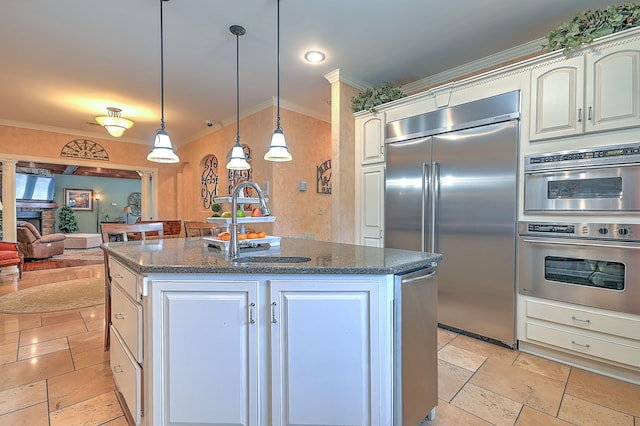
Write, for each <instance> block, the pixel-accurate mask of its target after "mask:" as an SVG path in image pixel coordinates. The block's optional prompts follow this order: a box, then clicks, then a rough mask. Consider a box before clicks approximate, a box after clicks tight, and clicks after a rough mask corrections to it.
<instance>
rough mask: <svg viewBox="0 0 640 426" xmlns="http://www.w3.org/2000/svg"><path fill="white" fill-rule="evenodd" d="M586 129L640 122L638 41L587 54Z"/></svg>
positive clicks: (613, 127)
mask: <svg viewBox="0 0 640 426" xmlns="http://www.w3.org/2000/svg"><path fill="white" fill-rule="evenodd" d="M586 99H587V103H588V104H587V105H586V108H587V110H586V111H587V116H586V119H587V120H586V130H587V131H601V130H608V129H616V128H622V127H631V126H639V125H640V42H635V43H633V44H630V45H629V46H627V47H626V48H625V49H624V50H621V51H617V52H614V53H611V54H608V55H604V56H603V55H601V54H599V52H598V51H596V52H595V53H593V54H589V55H587V89H586Z"/></svg>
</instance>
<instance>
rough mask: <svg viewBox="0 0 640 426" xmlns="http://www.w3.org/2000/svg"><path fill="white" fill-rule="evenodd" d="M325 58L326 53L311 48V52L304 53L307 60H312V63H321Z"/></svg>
mask: <svg viewBox="0 0 640 426" xmlns="http://www.w3.org/2000/svg"><path fill="white" fill-rule="evenodd" d="M324 58H325V56H324V53H322V52H320V51H319V50H310V51H309V52H307V53H305V54H304V59H306V61H307V62H311V63H312V64H317V63H320V62H322V61H324Z"/></svg>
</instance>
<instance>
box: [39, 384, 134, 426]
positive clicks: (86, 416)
mask: <svg viewBox="0 0 640 426" xmlns="http://www.w3.org/2000/svg"><path fill="white" fill-rule="evenodd" d="M122 415H123V413H122V409H121V408H120V404H119V403H118V400H117V398H116V395H115V392H107V393H104V394H102V395H98V396H96V397H94V398H91V399H89V400H84V401H81V402H78V403H77V404H74V405H71V406H69V407H66V408H63V409H61V410H57V411H54V412H52V413H51V414H50V415H49V418H50V420H51V426H69V425H102V424H104V423H106V422H109V421H111V420H114V419H117V418H119V417H122Z"/></svg>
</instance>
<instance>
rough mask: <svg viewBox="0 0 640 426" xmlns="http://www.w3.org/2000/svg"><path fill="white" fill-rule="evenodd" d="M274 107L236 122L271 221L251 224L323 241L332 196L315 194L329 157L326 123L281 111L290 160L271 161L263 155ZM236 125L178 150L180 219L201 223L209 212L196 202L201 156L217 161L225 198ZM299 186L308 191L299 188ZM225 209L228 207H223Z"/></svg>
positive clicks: (327, 230)
mask: <svg viewBox="0 0 640 426" xmlns="http://www.w3.org/2000/svg"><path fill="white" fill-rule="evenodd" d="M275 114H276V111H275V108H266V109H264V110H262V111H259V112H257V113H255V114H252V115H250V116H248V117H245V118H242V119H241V120H240V142H241V143H242V144H247V145H248V146H249V147H250V148H251V153H252V159H251V168H252V173H253V175H252V176H253V177H252V180H253V181H254V182H256V183H258V184H259V185H260V186H262V187H263V189H265V188H264V185H263V184H264V183H265V182H268V185H269V195H268V198H269V206H270V208H271V210H272V214H273V215H274V216H275V217H276V221H275V222H274V223H273V224H272V225H256V226H254V227H255V228H256V229H258V230H264V231H266V232H269V233H270V234H273V235H279V236H288V235H308V234H312V235H314V236H315V237H316V238H317V239H320V240H325V241H328V240H329V239H330V238H331V220H330V212H331V196H330V195H326V194H318V193H317V192H316V168H317V166H319V165H320V164H322V163H323V162H324V161H326V160H328V159H330V158H331V127H330V125H329V123H327V122H324V121H321V120H317V119H314V118H310V117H307V116H305V115H302V114H299V113H296V112H292V111H289V110H284V109H281V114H280V115H281V123H282V128H283V131H284V134H285V138H286V141H287V146H288V148H289V152H290V153H291V155H292V156H293V161H291V162H286V163H272V162H268V161H265V160H264V159H263V156H264V154H265V152H266V151H267V148H268V146H269V143H270V141H271V135H272V134H273V130H274V128H275V124H274V123H275ZM235 138H236V124H235V123H232V124H230V125H228V126H226V127H224V128H222V129H220V130H217V131H215V132H212V133H211V134H208V135H206V136H203V137H201V138H200V139H197V140H195V141H193V142H191V143H189V144H187V145H185V146H184V147H182V148H180V149H179V150H178V154H179V156H180V160H181V166H180V173H181V177H182V181H183V182H184V184H183V188H182V191H183V193H182V194H181V197H183V198H184V207H185V208H184V214H183V216H184V218H185V219H187V220H204V219H205V218H207V217H208V216H210V215H211V212H210V211H208V210H205V209H204V206H203V204H202V202H201V201H200V190H201V183H200V179H201V173H202V167H201V163H202V160H203V158H204V157H205V156H207V155H211V154H213V155H215V156H216V157H217V158H218V179H219V182H218V185H219V186H218V195H219V196H227V195H228V184H229V180H228V178H227V170H226V168H225V166H226V158H227V153H228V152H229V151H230V150H231V147H232V146H233V144H234V143H235ZM300 182H306V183H307V190H306V191H305V192H301V191H299V190H298V187H299V186H298V185H299V183H300ZM223 208H225V209H230V206H224V207H223Z"/></svg>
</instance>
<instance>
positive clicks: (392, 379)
mask: <svg viewBox="0 0 640 426" xmlns="http://www.w3.org/2000/svg"><path fill="white" fill-rule="evenodd" d="M102 247H103V249H104V250H105V254H106V255H107V259H108V263H107V266H108V268H107V270H108V271H109V275H110V277H111V279H110V280H109V282H108V286H109V288H108V290H109V291H108V293H107V294H108V295H110V299H109V301H108V302H110V303H107V306H110V317H111V324H110V342H111V345H110V349H111V354H110V358H111V367H112V371H113V376H114V380H115V382H116V387H117V389H118V393H119V396H120V399H121V401H122V402H124V403H125V404H126V408H127V409H128V411H129V413H130V415H131V419H130V420H132V421H133V422H134V423H135V424H144V425H172V424H237V425H289V424H307V425H346V424H349V425H392V424H395V425H401V424H405V425H409V424H418V423H419V422H420V421H421V419H423V418H424V417H427V416H433V415H434V413H435V412H434V409H435V406H436V404H437V349H436V327H437V322H436V321H437V320H436V303H437V285H436V280H435V271H436V266H437V263H438V262H439V261H440V260H441V256H440V255H439V254H430V253H421V252H415V251H409V250H398V249H380V248H373V247H364V246H355V245H348V244H337V243H327V242H319V241H311V240H299V239H288V238H282V239H281V241H280V245H279V247H273V248H270V249H268V250H262V251H261V250H257V251H248V252H244V253H240V258H239V259H238V260H232V259H230V258H229V257H228V256H227V255H226V253H225V252H223V251H220V250H219V249H216V248H211V247H209V244H208V241H207V240H206V239H204V238H176V239H164V240H147V241H131V242H119V243H118V242H116V243H108V244H103V245H102Z"/></svg>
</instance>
